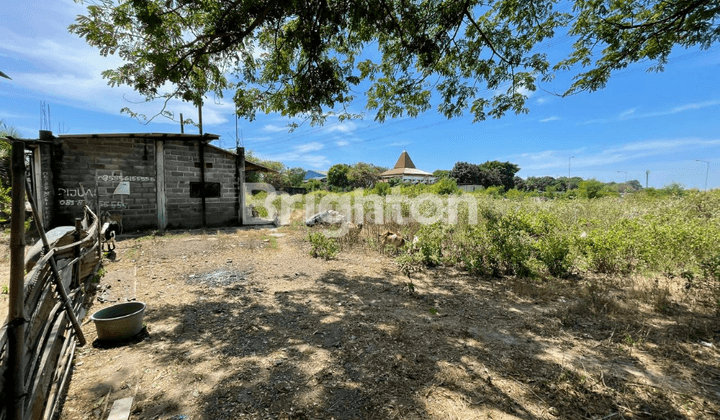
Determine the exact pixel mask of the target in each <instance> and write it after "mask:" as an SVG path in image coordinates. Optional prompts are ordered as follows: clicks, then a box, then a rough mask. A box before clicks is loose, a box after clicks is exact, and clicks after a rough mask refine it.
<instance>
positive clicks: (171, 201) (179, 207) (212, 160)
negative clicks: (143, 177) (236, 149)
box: [163, 141, 238, 228]
mask: <svg viewBox="0 0 720 420" xmlns="http://www.w3.org/2000/svg"><path fill="white" fill-rule="evenodd" d="M163 149H164V166H165V196H166V199H167V219H168V228H180V227H182V228H196V227H200V226H202V199H201V198H199V197H190V183H191V182H200V181H201V176H200V149H199V146H198V143H197V142H192V143H191V142H183V143H181V142H175V141H166V142H165V145H164V146H163ZM205 182H219V183H220V197H219V198H206V199H205V208H206V213H205V215H206V223H207V225H208V226H221V225H232V224H237V222H238V218H237V211H236V205H235V203H236V201H237V194H236V192H235V156H234V155H233V154H230V153H225V152H223V151H220V150H217V149H215V148H213V147H207V146H206V148H205Z"/></svg>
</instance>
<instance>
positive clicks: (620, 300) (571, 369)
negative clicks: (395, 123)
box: [2, 226, 720, 420]
mask: <svg viewBox="0 0 720 420" xmlns="http://www.w3.org/2000/svg"><path fill="white" fill-rule="evenodd" d="M305 236H306V230H305V228H304V227H297V226H296V227H282V228H279V229H274V228H256V229H245V228H237V229H223V230H218V231H206V232H171V233H169V234H166V235H164V236H146V237H140V238H128V239H123V240H120V241H119V242H118V245H117V249H116V254H115V256H114V258H112V259H113V260H112V261H111V260H109V261H107V262H106V264H105V270H106V274H105V276H104V277H103V278H102V280H101V281H100V283H99V284H98V285H97V290H96V292H95V294H94V297H93V302H92V307H91V308H90V310H89V313H92V312H94V311H96V310H99V309H102V308H104V307H107V306H109V305H112V304H114V303H117V302H124V301H127V300H135V299H136V300H139V301H142V302H145V303H146V304H147V311H146V314H145V322H146V325H147V326H146V328H147V330H146V332H144V333H143V334H142V335H141V336H139V337H138V338H136V339H134V340H131V342H128V343H124V344H122V345H118V346H114V347H109V346H107V345H104V344H103V343H99V342H97V341H94V340H96V338H97V334H96V331H95V327H94V325H93V323H91V322H89V321H87V320H86V322H85V324H84V326H83V331H84V333H85V335H86V337H87V338H88V342H89V343H91V342H92V343H93V345H91V344H88V345H86V346H85V347H84V348H78V350H77V353H76V357H75V365H74V373H73V376H72V380H71V383H70V388H69V391H68V394H67V398H66V400H65V403H64V407H63V411H62V414H61V416H60V418H61V419H105V418H107V415H108V413H109V411H110V408H111V406H112V403H113V401H115V400H117V399H120V398H124V397H129V396H132V397H133V398H134V402H133V406H132V407H133V408H132V412H131V416H130V418H131V419H172V420H189V419H242V418H248V419H250V418H252V419H393V418H397V419H556V418H563V419H580V418H592V419H612V418H615V419H628V418H653V419H661V418H667V419H675V418H698V419H701V418H702V419H705V418H717V417H718V416H720V357H719V353H720V352H718V347H717V346H718V343H720V317H718V316H717V315H716V314H713V313H711V312H710V311H709V310H708V311H702V310H700V309H698V308H699V305H697V303H693V304H692V305H691V304H690V303H691V302H690V301H688V302H679V303H676V304H675V305H674V306H673V307H672V308H671V309H668V310H667V311H665V312H664V313H660V312H658V311H657V310H655V309H653V308H652V307H646V306H645V305H638V304H637V303H636V301H635V300H626V298H625V297H624V296H625V294H623V293H616V294H615V295H613V293H614V289H613V288H612V287H608V288H606V289H603V290H602V291H597V290H595V289H592V287H591V288H590V289H587V288H586V287H585V286H583V284H584V283H583V281H581V280H578V279H574V280H568V281H566V282H563V283H558V282H541V281H528V280H513V279H495V280H492V279H483V278H476V277H472V276H469V275H467V274H466V273H464V272H461V271H457V270H455V269H451V268H436V269H426V270H424V271H422V272H418V273H413V274H412V278H411V279H408V277H407V276H406V275H403V274H401V272H400V270H399V267H398V266H397V264H396V263H395V262H394V261H393V259H392V257H391V256H386V255H383V254H381V253H379V252H378V251H377V250H373V249H365V248H363V247H362V246H358V247H354V248H352V249H345V250H343V251H342V252H340V254H339V255H338V257H337V258H336V259H334V260H329V261H326V260H322V259H316V258H312V257H311V256H310V255H309V250H310V244H309V243H308V242H306V241H305V240H304V238H305ZM409 281H411V282H412V287H408V282H409ZM611 281H612V282H614V281H615V280H609V279H593V283H594V284H602V283H603V282H611ZM613 284H616V283H613ZM594 290H595V291H594ZM581 291H583V292H581ZM613 296H615V297H613ZM2 299H3V301H4V300H6V295H4V296H3V298H2ZM693 302H694V301H693ZM706 312H707V313H706ZM88 318H89V317H88Z"/></svg>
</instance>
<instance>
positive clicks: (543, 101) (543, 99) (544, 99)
mask: <svg viewBox="0 0 720 420" xmlns="http://www.w3.org/2000/svg"><path fill="white" fill-rule="evenodd" d="M550 101H551V99H550V98H549V97H547V96H543V97H540V98H537V100H536V102H537V103H538V104H540V105H543V104H546V103H548V102H550Z"/></svg>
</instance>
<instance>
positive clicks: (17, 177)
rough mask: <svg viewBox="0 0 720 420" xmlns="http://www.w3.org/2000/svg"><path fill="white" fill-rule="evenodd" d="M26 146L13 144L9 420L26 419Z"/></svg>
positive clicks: (8, 332) (7, 409)
mask: <svg viewBox="0 0 720 420" xmlns="http://www.w3.org/2000/svg"><path fill="white" fill-rule="evenodd" d="M25 182H26V180H25V143H23V142H21V141H13V143H12V207H11V209H12V213H11V214H12V216H11V217H12V222H11V224H10V287H9V291H8V292H9V294H10V302H9V304H10V305H9V310H8V326H7V334H8V354H9V361H10V363H11V365H10V369H11V373H10V375H9V378H10V381H11V383H10V390H9V398H7V399H6V400H5V406H6V413H7V418H8V420H23V419H24V414H25V409H24V406H25V398H26V395H25V326H26V323H27V319H25V293H24V289H25Z"/></svg>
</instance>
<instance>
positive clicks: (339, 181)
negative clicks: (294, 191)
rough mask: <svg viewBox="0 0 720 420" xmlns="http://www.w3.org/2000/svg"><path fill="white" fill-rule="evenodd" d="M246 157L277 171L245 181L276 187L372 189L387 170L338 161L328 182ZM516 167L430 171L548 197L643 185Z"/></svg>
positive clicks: (454, 179) (464, 182)
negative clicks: (529, 172) (525, 173)
mask: <svg viewBox="0 0 720 420" xmlns="http://www.w3.org/2000/svg"><path fill="white" fill-rule="evenodd" d="M246 159H247V160H248V161H250V162H254V163H257V164H260V165H263V166H266V167H268V168H271V169H274V170H276V171H277V173H251V174H249V175H248V176H247V181H248V182H267V183H269V184H271V185H273V186H274V187H275V188H285V187H303V188H305V189H306V190H307V191H315V190H320V189H326V190H331V191H351V190H354V189H356V188H366V189H371V188H373V187H374V186H375V184H376V183H378V181H380V174H381V173H383V172H385V171H386V170H387V168H384V167H381V166H376V165H373V164H371V163H365V162H358V163H355V164H352V165H348V164H345V163H338V164H335V165H333V166H331V167H330V169H329V170H328V174H327V182H325V183H323V182H320V181H319V180H315V179H314V180H309V181H305V174H306V171H305V170H304V169H302V168H288V167H286V166H285V165H284V164H283V163H282V162H278V161H272V160H263V159H259V158H257V157H256V156H255V155H254V154H253V152H252V151H248V152H247V154H246ZM519 171H520V166H518V165H516V164H514V163H511V162H500V161H497V160H493V161H487V162H485V163H481V164H473V163H468V162H457V163H455V166H453V168H452V169H451V170H449V171H448V170H445V169H438V170H436V171H434V172H433V175H434V176H435V177H436V178H437V179H438V181H443V182H444V180H452V185H453V187H452V189H454V188H455V187H454V185H455V184H457V185H479V186H482V187H483V188H485V189H488V188H490V189H494V190H497V192H498V193H503V192H508V191H510V190H516V191H518V192H523V193H540V194H543V195H545V196H548V197H553V196H555V195H556V194H566V193H567V194H569V195H579V196H581V197H588V198H596V197H604V196H608V195H617V194H618V193H626V192H635V191H640V190H642V189H643V187H642V185H641V184H640V182H639V181H637V180H631V181H627V182H624V183H615V182H610V183H603V182H600V181H598V180H595V179H589V180H584V179H582V178H581V177H571V178H569V177H558V178H554V177H551V176H541V177H534V176H531V177H527V178H525V179H523V178H520V177H519V176H516V175H515V174H517V173H518V172H519ZM387 184H388V187H393V186H396V185H400V184H402V180H401V179H399V178H393V179H390V180H389V182H388V183H387ZM448 185H450V184H448Z"/></svg>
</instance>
